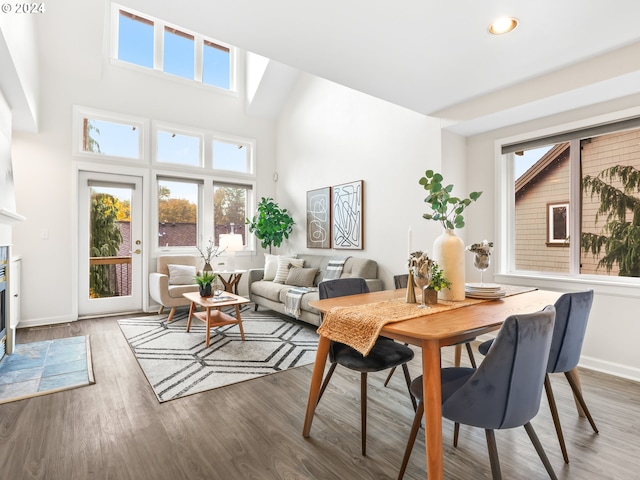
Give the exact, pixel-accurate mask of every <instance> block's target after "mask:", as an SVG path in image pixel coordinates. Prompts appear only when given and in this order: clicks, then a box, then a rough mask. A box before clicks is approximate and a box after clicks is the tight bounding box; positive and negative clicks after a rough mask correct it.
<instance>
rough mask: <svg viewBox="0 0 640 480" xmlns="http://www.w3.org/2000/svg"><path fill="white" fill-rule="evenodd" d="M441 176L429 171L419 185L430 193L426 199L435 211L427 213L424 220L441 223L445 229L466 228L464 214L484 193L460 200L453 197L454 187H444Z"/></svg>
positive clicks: (474, 193) (477, 193)
mask: <svg viewBox="0 0 640 480" xmlns="http://www.w3.org/2000/svg"><path fill="white" fill-rule="evenodd" d="M442 180H443V177H442V175H441V174H439V173H437V172H434V171H433V170H427V171H426V172H425V174H424V177H422V178H421V179H420V180H419V182H418V183H420V185H422V186H423V187H424V189H425V190H426V191H427V192H429V195H428V196H427V197H426V198H425V199H424V201H425V203H428V204H429V206H430V207H431V210H433V213H425V214H423V215H422V218H424V219H426V220H435V221H436V222H440V223H441V224H442V226H443V227H444V228H447V229H450V230H453V229H455V228H463V227H464V216H463V215H462V212H464V209H465V208H467V207H468V206H469V205H471V202H475V201H476V200H478V198H480V195H482V192H471V193H470V194H469V198H459V197H454V196H452V195H451V192H452V191H453V185H447V186H444V185H443V183H442Z"/></svg>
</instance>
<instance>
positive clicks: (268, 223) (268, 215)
mask: <svg viewBox="0 0 640 480" xmlns="http://www.w3.org/2000/svg"><path fill="white" fill-rule="evenodd" d="M245 223H246V224H247V225H249V231H250V232H251V233H255V235H256V238H257V239H258V240H260V245H262V248H268V249H269V253H271V246H272V245H273V246H276V247H279V246H280V245H282V241H283V240H284V239H285V238H287V239H288V238H289V234H290V233H291V231H292V230H293V225H294V221H293V218H292V217H291V215H289V212H288V211H287V209H286V208H284V209H281V208H280V207H279V206H278V204H277V203H276V202H274V200H273V198H268V197H262V199H260V202H259V203H258V209H257V212H256V214H255V215H254V216H253V218H252V219H248V218H247V219H246V221H245Z"/></svg>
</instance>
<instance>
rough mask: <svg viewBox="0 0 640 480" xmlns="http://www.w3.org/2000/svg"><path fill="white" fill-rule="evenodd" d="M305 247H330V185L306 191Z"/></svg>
mask: <svg viewBox="0 0 640 480" xmlns="http://www.w3.org/2000/svg"><path fill="white" fill-rule="evenodd" d="M307 248H331V187H325V188H319V189H317V190H310V191H308V192H307Z"/></svg>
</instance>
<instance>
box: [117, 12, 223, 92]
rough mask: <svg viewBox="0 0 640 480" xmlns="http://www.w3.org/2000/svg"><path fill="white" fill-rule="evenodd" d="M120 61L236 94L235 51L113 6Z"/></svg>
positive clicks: (221, 44) (201, 36) (216, 42)
mask: <svg viewBox="0 0 640 480" xmlns="http://www.w3.org/2000/svg"><path fill="white" fill-rule="evenodd" d="M112 18H113V19H114V20H113V21H114V27H113V31H114V32H116V33H115V34H114V42H113V48H112V51H113V54H112V56H113V57H114V58H116V59H118V60H121V61H124V62H127V63H131V64H135V65H138V66H141V67H145V68H149V69H154V70H159V71H163V72H165V73H169V74H172V75H175V76H178V77H182V78H186V79H188V80H194V81H197V82H200V83H203V84H206V85H211V86H214V87H218V88H221V89H224V90H228V91H235V81H234V79H235V75H234V68H233V66H234V63H235V49H234V48H232V47H231V46H229V45H225V44H223V43H221V42H218V41H215V40H213V39H211V38H207V37H205V36H203V35H200V34H198V33H195V32H189V31H188V30H186V29H183V28H180V27H176V26H172V25H168V24H167V23H166V22H164V21H162V20H159V19H153V18H152V17H149V16H146V15H143V14H140V13H137V12H133V11H130V10H128V9H124V8H122V7H120V6H118V5H116V4H114V6H113V13H112Z"/></svg>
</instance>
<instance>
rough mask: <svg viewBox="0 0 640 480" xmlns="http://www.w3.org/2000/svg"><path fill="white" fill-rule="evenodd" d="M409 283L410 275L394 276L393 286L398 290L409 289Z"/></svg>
mask: <svg viewBox="0 0 640 480" xmlns="http://www.w3.org/2000/svg"><path fill="white" fill-rule="evenodd" d="M407 283H409V274H408V273H405V274H404V275H394V276H393V284H394V285H395V287H396V290H397V289H398V288H407Z"/></svg>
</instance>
